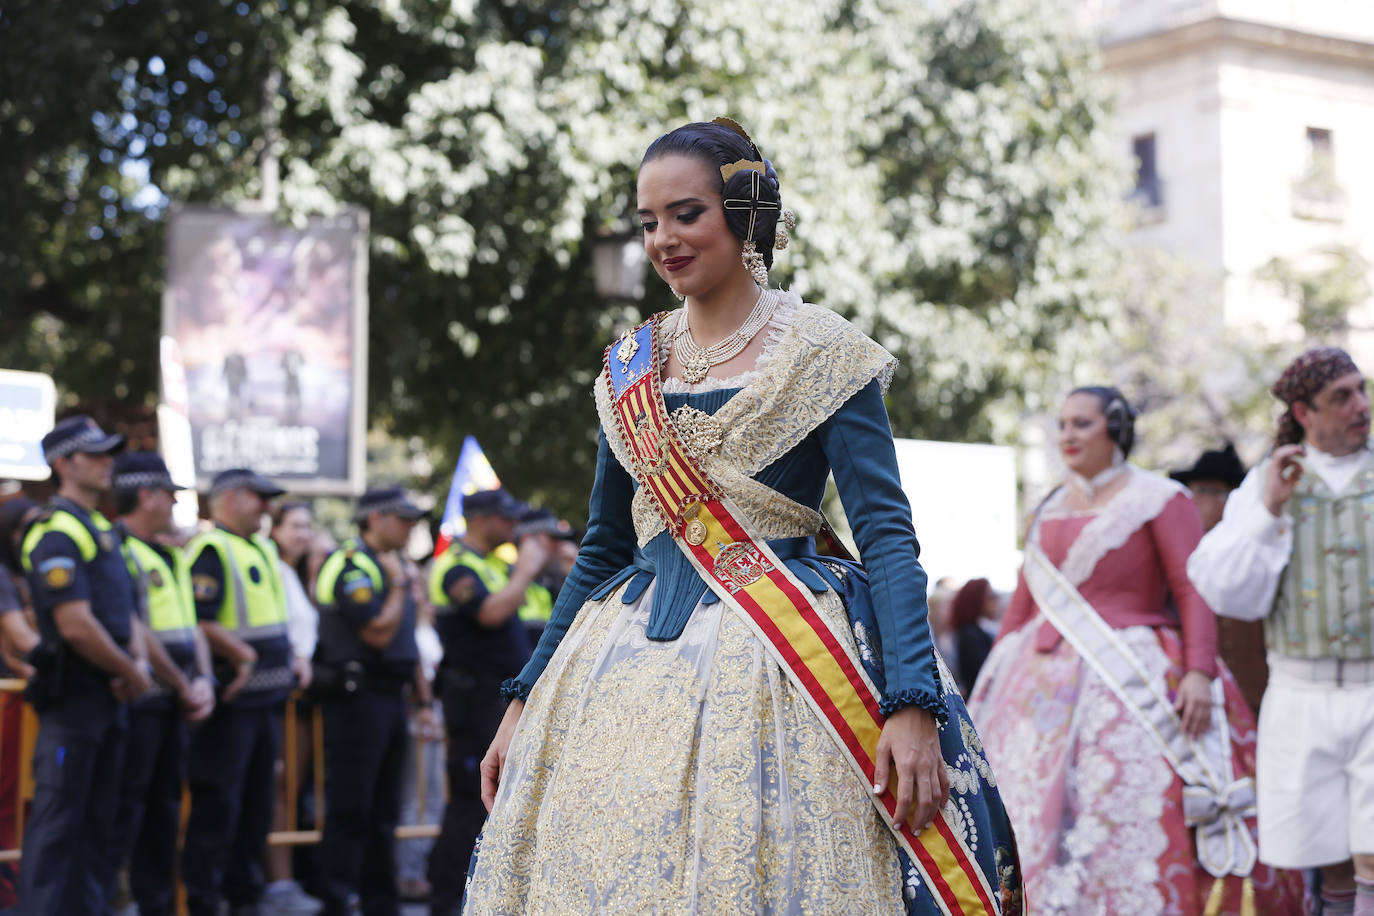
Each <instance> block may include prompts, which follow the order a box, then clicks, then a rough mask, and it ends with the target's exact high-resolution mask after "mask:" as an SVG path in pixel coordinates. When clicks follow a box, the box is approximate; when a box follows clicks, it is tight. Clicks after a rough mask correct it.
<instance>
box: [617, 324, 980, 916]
mask: <svg viewBox="0 0 1374 916" xmlns="http://www.w3.org/2000/svg"><path fill="white" fill-rule="evenodd" d="M662 317H663V316H662V315H656V316H654V318H651V319H650V320H649V321H647V322H645V323H644V324H642V325H640V326H639V327H637V328H635V329H634V330H633V331H631V332H629V333H628V334H626V335H625V336H624V337H622V338H621V339H620V340H619V341H618V342H617V343H615V344H612V345H611V347H609V348H607V350H606V376H607V378H608V379H609V386H610V392H609V394H610V399H611V405H612V411H611V412H612V414H613V415H614V418H615V422H616V424H617V426H618V427H619V433H620V435H621V436H622V438H623V439H624V442H625V445H626V447H627V448H628V450H629V454H630V457H631V460H632V463H633V465H634V467H633V473H634V476H635V477H636V478H637V479H638V481H639V484H640V486H642V487H644V488H645V489H646V491H647V492H648V493H649V494H651V496H652V498H653V503H654V505H655V507H656V508H657V509H658V511H659V513H660V515H661V516H662V518H663V521H664V523H665V524H666V525H667V528H668V531H669V532H671V533H672V535H673V538H674V540H675V541H676V542H677V545H678V547H680V548H681V549H682V552H683V553H684V554H685V555H686V556H687V558H688V560H689V561H691V563H692V565H693V566H694V567H695V568H696V570H697V571H698V573H700V574H701V576H702V578H703V579H705V580H706V582H708V583H709V584H710V586H711V588H712V590H714V591H715V592H716V594H718V595H719V596H720V598H721V600H722V601H723V602H725V604H726V605H727V606H729V607H730V608H732V609H733V610H734V611H735V612H736V613H738V614H739V615H740V616H741V617H742V618H743V619H744V620H745V621H746V622H747V623H748V624H749V626H750V627H751V629H753V631H754V632H755V634H756V635H757V636H758V637H759V638H760V639H761V640H762V642H763V644H764V646H766V647H767V649H768V651H769V653H770V654H771V655H772V656H773V658H774V659H775V660H776V661H777V663H778V664H779V665H780V666H781V667H782V670H783V671H784V672H786V673H787V676H788V678H789V679H790V680H791V681H792V683H793V685H794V686H795V687H796V688H797V689H798V690H799V692H800V693H801V694H802V696H804V697H805V698H806V701H807V703H808V704H809V705H810V706H811V708H812V709H813V710H814V711H815V712H816V715H817V716H819V717H820V720H821V722H822V724H823V725H824V726H825V728H826V730H827V731H828V732H829V733H830V736H831V737H832V738H833V739H834V740H835V742H836V744H837V745H838V746H839V747H840V749H841V751H842V752H843V753H844V755H845V758H846V759H847V760H848V761H849V763H850V765H851V767H852V768H853V769H854V773H855V776H856V777H857V779H858V780H859V791H862V792H863V793H864V794H865V795H866V796H868V797H869V798H872V799H873V801H874V804H875V805H876V806H877V808H878V811H879V813H880V814H881V816H882V818H883V820H884V822H885V823H886V824H887V825H888V827H889V828H891V830H892V832H893V835H894V836H895V837H896V838H897V842H898V843H899V844H900V845H901V847H902V848H903V849H905V850H906V852H907V854H908V855H909V856H910V857H911V861H912V862H913V863H914V864H915V865H916V867H917V868H918V869H919V870H920V872H921V876H922V878H923V879H924V880H925V882H926V886H927V887H929V888H930V890H931V896H932V898H933V899H934V900H935V901H936V902H937V904H938V905H939V907H940V909H941V911H942V912H943V913H945V914H946V916H996V914H998V913H999V912H1000V910H999V909H998V904H997V903H995V902H994V901H995V900H997V894H996V893H995V892H994V891H993V889H992V887H991V886H990V884H989V882H988V880H987V877H986V876H985V875H984V874H983V872H982V869H981V868H980V867H979V865H978V863H977V861H976V860H975V859H974V857H973V855H972V854H971V853H970V851H969V849H968V848H967V847H966V846H965V845H964V843H963V841H962V839H961V838H960V837H959V836H958V834H956V833H955V832H954V830H953V829H952V828H951V826H950V824H949V823H948V822H947V821H946V820H945V817H944V815H943V813H940V814H936V816H935V820H934V822H933V823H932V824H931V826H930V827H929V828H927V829H926V830H924V831H922V832H920V833H919V834H918V833H916V832H915V831H913V830H912V829H911V827H910V826H909V825H907V824H897V823H895V821H894V820H893V813H894V812H895V810H896V807H897V798H896V795H895V792H894V789H895V786H893V787H890V788H889V789H888V790H887V791H886V792H884V793H883V794H882V795H881V796H874V795H873V793H872V791H871V790H872V786H873V773H874V762H875V760H876V755H877V747H878V736H879V734H880V733H881V731H882V727H883V721H884V719H883V715H882V713H881V712H880V711H879V709H878V696H877V691H876V689H875V688H874V686H873V684H872V683H871V682H870V681H869V679H868V677H867V675H866V673H865V672H864V670H863V667H862V666H861V665H860V663H859V662H858V661H857V659H855V658H854V657H853V655H852V654H851V652H850V650H849V649H847V647H846V646H847V640H845V639H842V638H841V636H840V634H838V633H836V632H835V631H834V630H832V629H831V626H830V624H829V623H827V621H826V619H825V617H824V616H823V615H822V614H821V613H820V612H819V610H818V608H817V607H816V604H815V599H814V596H813V595H812V592H811V590H810V589H809V588H807V587H806V586H805V585H803V584H802V583H801V582H800V581H798V579H797V578H796V576H794V575H793V574H792V572H791V571H790V570H788V568H787V567H786V565H785V564H784V563H783V562H782V560H780V559H779V558H778V556H777V555H776V554H775V553H774V552H773V550H772V549H771V548H770V547H769V546H768V543H767V541H765V540H763V539H762V538H758V537H755V536H754V535H753V533H752V530H751V529H752V524H751V522H750V521H749V520H748V519H747V518H746V517H744V516H743V515H742V514H741V513H740V512H739V511H738V510H737V509H736V507H735V505H734V504H733V502H732V501H731V500H730V498H729V496H728V495H726V493H725V492H724V491H723V489H722V488H721V487H720V486H719V485H718V484H716V482H715V481H714V480H712V479H711V477H710V476H709V475H708V474H707V473H706V472H705V471H704V470H703V469H702V465H701V462H699V461H698V460H697V459H696V457H694V456H693V455H692V454H691V453H690V452H689V451H688V450H687V448H686V447H685V446H684V444H683V442H682V439H681V437H680V436H679V435H678V434H677V430H676V428H675V427H674V426H673V424H672V422H671V420H670V419H669V417H668V410H667V406H666V405H665V404H664V401H663V391H662V382H661V378H660V372H661V368H662V367H661V366H660V365H659V324H660V322H661V320H662Z"/></svg>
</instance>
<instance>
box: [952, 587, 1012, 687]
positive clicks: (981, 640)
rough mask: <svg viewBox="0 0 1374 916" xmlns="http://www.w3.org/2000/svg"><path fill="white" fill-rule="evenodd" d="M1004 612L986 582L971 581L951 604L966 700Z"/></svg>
mask: <svg viewBox="0 0 1374 916" xmlns="http://www.w3.org/2000/svg"><path fill="white" fill-rule="evenodd" d="M1001 610H1002V602H1001V599H999V598H998V597H997V592H995V591H993V589H992V584H991V583H990V582H988V580H987V579H970V580H969V581H968V582H967V583H965V584H964V587H963V588H961V589H959V593H958V594H956V595H955V596H954V600H953V601H951V602H950V605H949V627H950V629H951V630H953V631H954V644H955V658H956V659H957V660H958V665H959V669H958V670H959V675H958V681H959V690H960V691H961V692H962V693H963V694H964V696H970V695H971V694H972V693H973V685H974V683H975V682H977V680H978V672H979V671H981V670H982V669H983V662H984V661H985V660H986V659H987V657H988V652H989V651H990V650H991V649H992V640H993V638H994V637H995V636H996V635H997V616H998V614H999V613H1000V612H1001Z"/></svg>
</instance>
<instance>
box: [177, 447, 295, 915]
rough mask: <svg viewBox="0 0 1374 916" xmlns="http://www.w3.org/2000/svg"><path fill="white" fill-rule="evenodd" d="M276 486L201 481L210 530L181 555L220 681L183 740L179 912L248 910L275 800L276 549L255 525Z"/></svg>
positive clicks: (280, 648)
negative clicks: (205, 485)
mask: <svg viewBox="0 0 1374 916" xmlns="http://www.w3.org/2000/svg"><path fill="white" fill-rule="evenodd" d="M283 492H284V491H283V490H282V489H281V487H278V486H277V485H276V484H274V483H272V482H271V481H270V480H268V479H266V478H265V477H262V476H261V475H259V474H257V473H255V472H253V471H251V470H249V469H247V468H232V469H230V470H226V471H222V472H220V473H219V474H217V475H216V476H215V478H214V480H213V481H211V485H210V517H211V518H212V519H213V521H214V523H215V526H214V527H213V528H211V529H210V530H209V531H205V532H202V533H200V534H198V535H196V536H195V537H194V538H192V539H191V543H190V544H188V545H187V549H186V552H187V555H188V556H189V557H190V563H191V586H192V593H193V595H194V597H195V601H196V615H197V617H198V618H199V620H200V628H201V630H202V631H203V632H204V633H205V636H206V638H207V639H208V640H209V643H210V650H211V652H212V653H213V654H214V657H215V665H216V667H217V671H216V675H215V676H216V678H217V679H218V680H219V683H220V685H221V688H222V690H221V693H220V696H219V705H218V706H217V707H216V709H215V713H214V715H212V716H211V717H210V718H209V720H207V721H206V722H204V723H202V724H201V726H200V728H199V729H197V730H196V733H195V734H194V735H193V736H192V738H191V761H190V769H189V775H188V782H189V785H190V790H191V816H190V819H189V821H188V822H187V825H186V841H185V846H184V848H183V851H182V864H181V873H182V881H183V883H184V884H185V885H186V901H187V909H188V911H189V912H190V914H191V916H216V914H217V913H218V910H219V905H220V902H221V899H224V900H227V901H228V904H229V913H230V916H248V914H253V913H257V912H258V911H259V903H260V902H261V899H262V895H263V889H264V883H265V882H264V874H263V864H262V863H263V857H264V856H265V854H266V845H267V833H268V830H269V829H270V827H271V825H272V805H273V800H274V798H275V796H276V793H275V791H274V789H275V786H276V780H275V776H274V769H275V764H276V761H277V757H278V755H279V745H280V741H281V729H282V711H283V708H284V705H285V703H286V699H287V697H288V696H289V695H290V693H291V690H292V689H293V688H294V687H295V685H296V680H295V675H294V673H293V670H292V665H293V660H292V655H291V644H290V641H289V639H288V637H287V610H286V589H285V586H284V585H283V584H282V579H281V572H280V568H279V563H278V558H277V549H276V546H275V545H273V543H272V542H271V541H270V540H269V539H268V538H266V537H264V536H263V535H261V534H259V533H258V530H259V527H260V526H261V524H262V517H263V515H264V514H266V512H267V509H268V504H269V501H270V500H272V499H273V498H275V497H277V496H280V495H282V493H283Z"/></svg>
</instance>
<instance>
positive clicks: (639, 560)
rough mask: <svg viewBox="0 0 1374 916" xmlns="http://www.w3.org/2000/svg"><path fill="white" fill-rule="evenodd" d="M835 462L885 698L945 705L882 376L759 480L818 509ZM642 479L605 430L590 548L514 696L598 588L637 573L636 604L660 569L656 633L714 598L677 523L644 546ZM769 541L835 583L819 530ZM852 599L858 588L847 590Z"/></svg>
mask: <svg viewBox="0 0 1374 916" xmlns="http://www.w3.org/2000/svg"><path fill="white" fill-rule="evenodd" d="M739 390H741V389H721V390H716V391H708V392H703V393H700V394H667V395H665V397H664V400H665V402H666V404H667V408H668V410H669V411H670V412H671V411H673V410H675V409H677V408H678V407H682V406H684V405H688V406H691V407H694V408H696V409H697V410H700V411H702V412H703V413H708V414H715V413H716V412H717V411H719V410H720V409H721V407H723V406H724V405H725V404H726V403H727V402H728V401H729V400H730V399H731V398H732V397H733V396H734V395H735V394H736V393H738V391H739ZM832 471H833V472H834V475H835V483H836V486H837V488H838V489H839V494H840V499H841V501H842V502H843V504H844V507H845V512H846V514H847V515H848V517H849V521H850V525H851V527H852V529H853V531H854V536H855V541H856V543H857V545H858V547H859V551H860V556H861V559H862V563H863V567H864V570H865V572H866V574H867V575H866V588H865V592H864V594H862V595H861V596H860V598H861V600H863V601H865V602H866V601H868V600H870V599H871V602H872V610H873V616H874V618H875V621H876V624H877V628H878V631H879V633H878V634H877V635H878V636H879V641H880V643H881V654H882V662H883V666H882V667H883V669H884V671H885V677H884V680H885V682H886V689H885V691H884V696H883V702H882V706H883V709H884V711H885V712H891V711H892V710H893V709H896V708H900V707H901V706H904V705H910V704H913V703H915V704H917V705H920V706H922V707H925V708H928V709H931V710H932V711H937V710H943V703H942V701H941V700H940V695H941V691H940V688H939V684H938V673H937V669H936V665H935V661H934V653H933V648H932V645H933V643H932V639H931V635H930V628H929V625H928V622H927V615H928V608H927V605H926V575H925V571H924V570H923V569H922V568H921V565H920V562H919V561H918V559H917V555H918V553H919V546H918V545H917V541H916V535H915V532H914V531H913V529H912V523H911V508H910V504H909V503H908V501H907V498H906V495H905V493H904V492H903V490H902V488H901V481H900V478H899V476H898V472H897V461H896V452H895V449H894V447H893V444H892V434H891V428H890V426H889V424H888V419H887V411H886V408H885V407H884V405H883V400H882V392H881V388H880V386H879V383H878V382H877V381H873V382H870V383H869V384H868V385H867V386H865V387H864V388H863V389H861V390H860V391H859V392H858V393H857V394H855V395H854V396H853V397H852V398H850V399H849V401H847V402H846V403H845V404H844V406H842V407H841V408H840V409H839V410H837V411H836V412H835V413H834V414H832V415H831V416H830V417H829V418H828V419H827V420H826V421H825V422H824V423H822V424H821V425H820V426H818V427H816V428H815V429H813V430H811V432H810V433H808V434H807V435H806V437H805V438H804V439H803V440H802V441H801V442H800V443H799V444H798V445H797V446H795V447H794V448H792V449H791V450H790V451H788V452H787V453H786V454H785V455H783V456H782V457H781V458H779V459H778V460H776V461H774V462H773V463H772V464H770V465H769V466H768V467H766V468H764V469H763V470H762V471H760V472H759V473H758V474H756V475H755V479H756V480H757V481H758V482H760V483H762V484H765V485H766V486H768V487H770V488H772V489H773V490H776V491H777V492H778V493H781V494H783V495H784V496H787V497H788V498H790V499H792V500H794V501H796V502H798V503H801V504H802V505H805V506H809V507H811V508H813V509H819V507H820V503H821V499H822V497H823V496H824V494H825V485H826V479H827V477H828V476H829V475H830V473H831V472H832ZM636 486H637V484H636V482H635V481H634V479H633V478H632V477H631V476H630V475H629V473H627V472H626V470H625V469H624V468H623V467H622V466H621V465H620V463H619V462H618V461H617V460H616V458H615V456H614V455H613V454H612V453H611V449H610V447H609V444H608V443H607V441H606V435H605V431H604V430H603V431H602V433H601V435H600V436H599V442H598V450H597V465H596V479H595V482H594V484H593V487H592V497H591V504H590V513H589V521H588V527H587V534H586V537H585V538H584V540H583V544H582V550H581V552H580V553H579V555H578V559H577V562H576V564H575V565H574V566H573V569H572V571H571V573H570V574H569V576H568V579H567V581H566V583H565V584H564V586H563V589H562V591H561V592H560V593H559V596H558V602H557V604H556V605H555V607H554V611H553V616H552V619H551V620H550V621H549V624H548V626H547V627H546V629H545V631H544V635H543V637H542V639H541V640H540V642H539V645H538V647H537V648H536V649H535V652H534V655H533V657H532V658H531V659H530V661H529V664H527V665H526V667H525V669H524V670H523V671H522V672H521V673H520V676H519V677H518V678H516V679H515V680H514V681H513V682H511V683H510V684H508V685H507V688H506V690H505V692H506V693H507V695H509V696H515V697H522V698H523V697H524V696H527V695H528V693H529V690H530V688H531V687H532V686H533V684H534V682H535V681H536V680H537V679H538V677H539V675H540V674H541V673H542V672H543V670H544V667H545V666H546V665H547V664H548V661H549V658H550V657H551V656H552V655H553V652H554V650H555V649H556V648H557V646H558V643H559V641H560V640H561V639H562V637H563V634H564V633H566V632H567V629H568V627H569V625H570V624H571V623H572V620H573V618H574V617H575V616H576V614H577V611H578V609H579V608H581V607H582V605H583V603H584V602H586V601H587V600H588V599H589V598H590V599H598V598H602V597H605V595H607V594H609V593H610V592H611V591H613V590H614V589H616V588H618V587H620V586H621V585H622V584H624V583H626V582H629V583H630V585H629V586H628V587H627V588H626V589H625V591H624V593H622V595H621V600H623V601H626V602H627V603H628V602H630V601H633V600H634V599H635V598H637V597H638V595H640V594H642V592H643V590H644V588H645V587H647V585H648V582H649V581H652V580H655V579H656V581H657V585H656V587H655V588H654V592H653V595H652V600H653V606H652V610H651V612H650V622H649V627H648V632H647V635H648V637H649V638H651V639H658V640H670V639H675V638H677V637H678V636H679V635H681V633H682V630H683V628H684V627H685V626H686V623H687V620H688V618H689V617H690V616H691V614H692V612H693V610H694V609H695V608H696V607H697V606H698V604H701V603H703V602H705V603H708V604H709V603H712V602H714V601H715V600H716V596H715V595H714V593H712V592H711V591H710V589H709V586H708V585H707V584H706V582H705V581H704V580H703V579H702V578H701V576H700V575H698V573H697V571H696V570H695V569H694V568H693V567H692V565H691V564H690V563H689V562H688V561H687V559H686V557H685V556H684V555H683V554H682V551H681V549H680V548H679V547H678V546H677V544H675V543H674V541H673V539H672V536H671V535H670V534H669V533H668V532H667V531H660V532H659V533H658V535H657V536H655V537H654V538H653V539H652V540H650V541H649V542H648V543H647V544H645V545H644V547H643V548H642V549H641V548H639V547H638V546H637V538H636V534H635V529H634V524H633V521H632V518H631V509H630V506H631V500H632V498H633V496H634V491H635V489H636ZM769 543H770V546H772V547H773V548H774V550H775V552H777V553H778V555H779V556H780V557H781V558H782V559H783V560H784V561H786V562H787V564H788V566H789V567H790V568H792V569H793V571H794V572H797V573H798V574H799V577H800V578H801V579H802V581H803V582H805V583H806V584H808V585H810V586H812V587H813V588H817V589H824V588H827V587H832V586H834V585H836V584H837V583H836V581H835V579H834V577H833V575H830V574H827V567H826V566H825V565H824V564H822V563H821V562H820V560H819V558H818V557H817V556H816V555H815V549H814V545H813V544H812V543H811V539H809V538H791V539H788V540H786V541H770V542H769ZM838 590H839V589H837V591H838ZM853 598H854V596H853V595H850V596H849V598H848V600H853Z"/></svg>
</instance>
